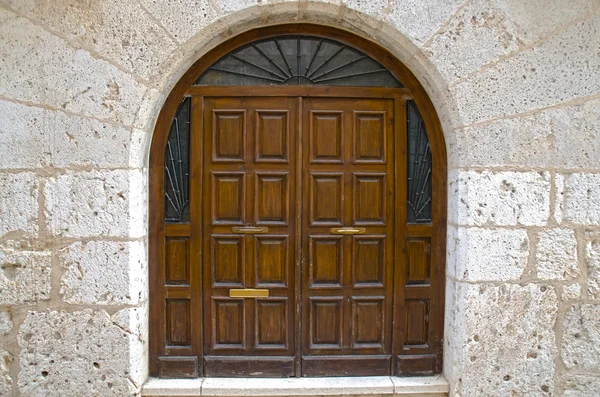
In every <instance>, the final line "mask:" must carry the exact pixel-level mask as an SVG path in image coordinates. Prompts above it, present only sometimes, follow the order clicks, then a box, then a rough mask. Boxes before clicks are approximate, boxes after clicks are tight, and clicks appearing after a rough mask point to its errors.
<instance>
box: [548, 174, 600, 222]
mask: <svg viewBox="0 0 600 397" xmlns="http://www.w3.org/2000/svg"><path fill="white" fill-rule="evenodd" d="M562 178H563V179H562V180H561V181H560V182H559V181H558V176H557V182H558V183H557V185H559V184H560V185H561V187H562V190H559V191H557V195H558V196H561V197H560V199H559V200H557V209H556V212H557V213H558V212H560V215H558V218H559V219H561V220H562V221H566V222H572V223H574V224H578V225H600V173H598V174H587V173H575V174H569V175H564V176H563V177H562Z"/></svg>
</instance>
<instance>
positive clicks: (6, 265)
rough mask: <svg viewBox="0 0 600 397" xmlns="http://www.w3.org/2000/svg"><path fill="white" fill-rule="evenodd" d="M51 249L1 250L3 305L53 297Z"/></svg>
mask: <svg viewBox="0 0 600 397" xmlns="http://www.w3.org/2000/svg"><path fill="white" fill-rule="evenodd" d="M51 265H52V261H51V256H50V252H33V251H16V252H15V251H4V250H0V305H15V304H23V303H35V302H39V301H43V300H48V299H50V270H51Z"/></svg>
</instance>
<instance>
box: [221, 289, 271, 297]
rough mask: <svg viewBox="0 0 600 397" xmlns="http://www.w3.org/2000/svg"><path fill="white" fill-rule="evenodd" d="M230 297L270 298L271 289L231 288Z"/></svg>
mask: <svg viewBox="0 0 600 397" xmlns="http://www.w3.org/2000/svg"><path fill="white" fill-rule="evenodd" d="M229 297H230V298H268V297H269V290H268V289H254V288H243V289H242V288H240V289H230V290H229Z"/></svg>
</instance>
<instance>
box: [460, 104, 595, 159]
mask: <svg viewBox="0 0 600 397" xmlns="http://www.w3.org/2000/svg"><path fill="white" fill-rule="evenodd" d="M456 142H457V148H456V151H457V152H459V153H460V156H458V161H459V165H461V166H495V167H496V166H507V165H515V166H527V167H549V166H555V167H561V168H598V167H600V100H591V101H588V102H585V103H583V104H581V105H573V106H564V107H554V108H550V109H547V110H545V111H542V112H540V113H536V114H533V115H525V116H522V117H515V118H509V119H501V120H498V121H494V122H492V123H486V124H478V125H474V126H472V127H467V128H464V129H460V130H457V131H456Z"/></svg>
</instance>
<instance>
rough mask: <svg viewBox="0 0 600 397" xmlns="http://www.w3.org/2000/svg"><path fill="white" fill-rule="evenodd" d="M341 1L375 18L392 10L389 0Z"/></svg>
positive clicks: (381, 16) (379, 17)
mask: <svg viewBox="0 0 600 397" xmlns="http://www.w3.org/2000/svg"><path fill="white" fill-rule="evenodd" d="M343 3H344V4H345V5H346V6H347V7H348V8H351V9H353V10H356V11H359V12H361V13H364V14H367V15H371V16H373V17H375V18H377V19H382V18H383V17H384V16H385V15H387V14H389V13H390V11H391V10H393V7H390V2H389V1H387V0H372V1H365V0H343Z"/></svg>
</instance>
